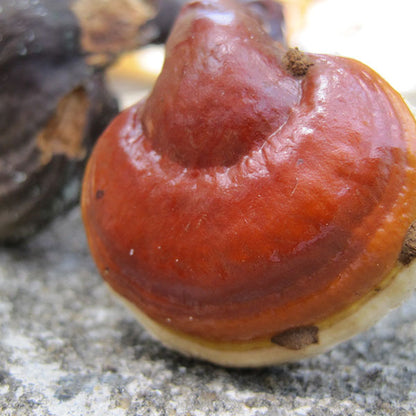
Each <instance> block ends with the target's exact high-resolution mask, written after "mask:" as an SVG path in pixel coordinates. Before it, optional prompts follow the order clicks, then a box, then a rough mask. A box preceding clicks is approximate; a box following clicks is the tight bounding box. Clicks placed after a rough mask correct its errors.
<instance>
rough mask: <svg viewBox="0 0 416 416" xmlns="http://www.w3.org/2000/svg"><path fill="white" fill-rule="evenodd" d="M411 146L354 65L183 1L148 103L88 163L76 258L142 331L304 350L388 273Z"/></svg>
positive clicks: (229, 9) (394, 259)
mask: <svg viewBox="0 0 416 416" xmlns="http://www.w3.org/2000/svg"><path fill="white" fill-rule="evenodd" d="M415 138H416V127H415V121H414V119H413V117H412V115H411V113H410V112H409V110H408V109H407V107H406V105H405V104H404V102H403V100H402V99H401V97H400V96H399V95H398V94H397V93H396V92H395V91H394V90H393V89H392V88H391V87H390V86H389V85H388V84H387V83H386V82H385V81H384V80H383V79H381V78H380V77H379V76H378V75H377V74H376V73H375V72H373V71H372V70H371V69H369V68H368V67H366V66H365V65H363V64H362V63H359V62H357V61H354V60H350V59H346V58H341V57H331V56H323V55H312V54H308V55H304V54H302V53H301V52H299V51H297V50H289V51H287V50H284V49H283V48H282V47H281V46H280V45H279V44H277V43H275V42H274V41H273V40H271V39H270V38H269V37H268V35H266V33H265V32H263V30H262V29H261V27H260V25H259V23H258V21H257V20H256V18H254V17H253V16H252V15H250V13H249V12H247V11H246V10H245V9H244V8H242V7H241V6H239V5H237V4H236V3H234V2H233V1H231V0H226V1H201V2H195V3H191V4H189V5H187V6H186V7H185V8H184V9H183V11H182V13H181V14H180V17H179V19H178V21H177V23H176V26H175V28H174V30H173V33H172V34H171V37H170V39H169V41H168V43H167V51H166V62H165V65H164V68H163V71H162V73H161V75H160V77H159V79H158V80H157V82H156V84H155V86H154V89H153V91H152V93H151V94H150V96H149V98H148V99H147V101H144V102H140V103H138V104H137V105H135V106H133V107H131V108H129V109H127V110H126V111H124V112H123V113H121V114H120V115H119V116H118V117H117V118H116V119H115V121H114V122H113V123H112V124H111V125H110V127H109V128H108V129H107V131H106V132H105V133H104V134H103V136H102V137H101V139H100V140H99V142H98V144H97V146H96V148H95V150H94V152H93V155H92V157H91V159H90V161H89V165H88V169H87V172H86V176H85V181H84V190H83V196H82V207H83V217H84V222H85V227H86V230H87V236H88V241H89V244H90V247H91V252H92V254H93V257H94V259H95V261H96V263H97V266H98V268H99V270H100V271H101V273H102V275H103V277H104V279H105V280H106V281H107V282H108V284H109V285H110V286H111V287H112V289H114V291H116V292H117V293H118V294H120V295H121V296H122V297H123V298H125V299H126V300H127V301H128V302H129V303H130V304H132V305H134V307H135V308H137V309H138V310H139V311H140V314H141V315H142V317H143V319H144V320H145V321H146V322H147V323H149V322H150V324H149V325H148V326H156V327H158V328H159V327H160V328H162V329H163V330H164V329H166V330H167V331H168V332H170V333H171V334H173V336H175V337H184V338H186V339H188V340H190V343H191V344H192V345H193V343H196V344H198V343H199V344H200V345H209V348H211V347H212V348H214V349H215V348H216V346H217V345H222V346H223V347H224V346H225V345H227V348H233V346H238V345H242V344H244V345H254V344H256V345H260V344H261V345H263V346H264V345H269V344H270V345H272V343H271V340H272V341H273V342H274V343H277V344H280V345H283V346H284V347H285V348H292V349H297V348H303V347H305V346H306V345H308V344H319V342H320V333H319V331H321V329H325V328H326V327H328V326H331V322H335V321H334V319H335V318H334V317H342V316H344V315H345V311H350V312H351V311H354V310H355V309H357V307H358V306H360V305H362V304H363V303H365V302H366V301H367V300H368V299H370V298H372V297H373V295H374V294H377V293H378V292H379V291H380V290H381V289H384V288H385V287H386V286H388V285H389V282H390V281H391V280H392V279H393V276H394V274H395V273H396V272H397V271H398V270H399V269H402V268H403V267H404V266H403V265H402V263H401V262H399V261H398V258H399V255H400V253H401V250H402V245H403V242H404V239H405V236H406V232H407V230H408V228H409V226H410V225H411V224H412V222H413V221H414V220H415V218H416V169H415V168H416V159H415V155H416V147H415V146H416V141H415ZM404 291H406V290H404ZM402 292H403V290H402ZM357 305H358V306H357ZM351 313H352V312H351ZM337 319H338V318H337ZM335 320H336V319H335ZM156 332H157V331H156ZM167 342H169V341H167ZM230 345H231V347H230ZM223 347H219V349H221V348H223ZM250 348H251V347H250ZM188 352H190V353H195V352H194V351H192V349H188ZM195 354H196V355H202V356H204V354H202V353H199V352H196V353H195ZM216 361H221V360H216Z"/></svg>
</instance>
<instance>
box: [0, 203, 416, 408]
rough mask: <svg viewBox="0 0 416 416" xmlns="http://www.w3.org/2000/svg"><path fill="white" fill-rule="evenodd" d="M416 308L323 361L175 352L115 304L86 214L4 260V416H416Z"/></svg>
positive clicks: (0, 376) (0, 342)
mask: <svg viewBox="0 0 416 416" xmlns="http://www.w3.org/2000/svg"><path fill="white" fill-rule="evenodd" d="M415 300H416V297H415V296H414V295H413V297H412V298H411V299H410V300H409V301H407V302H406V303H405V304H404V305H403V306H402V307H401V308H399V309H398V310H396V311H394V312H393V313H391V314H390V315H389V316H388V317H386V318H384V319H383V320H382V321H381V322H380V323H379V324H377V325H376V326H375V327H374V328H373V329H371V330H369V331H368V332H366V333H365V334H362V335H359V336H357V337H356V338H354V339H353V340H351V341H350V342H347V343H344V344H343V345H341V346H339V347H337V348H335V349H334V350H332V351H331V352H329V353H327V354H324V355H321V356H319V357H316V358H313V359H309V360H305V361H302V362H299V363H296V364H288V365H282V366H278V367H271V368H265V369H257V370H230V369H224V368H219V367H215V366H213V365H210V364H207V363H203V362H198V361H194V360H190V359H186V358H184V357H182V356H180V355H178V354H176V353H173V352H170V351H167V350H166V349H165V348H163V347H162V346H160V345H159V344H158V343H157V342H155V341H153V340H152V339H151V338H150V337H149V336H148V335H147V334H146V333H145V332H144V331H143V330H142V329H141V328H140V326H139V325H138V324H137V323H136V322H135V320H134V319H133V317H132V316H131V315H130V313H129V311H127V310H126V309H124V307H122V306H121V305H120V304H119V303H118V302H117V301H116V300H115V299H113V298H112V296H111V295H110V294H109V293H108V291H107V288H106V287H105V286H104V284H103V283H102V281H101V278H100V277H99V276H98V273H97V272H96V270H95V267H94V265H93V262H92V260H91V258H90V257H89V253H88V249H87V245H86V241H85V237H84V232H83V228H82V224H81V220H80V214H79V209H75V210H73V211H72V212H70V213H69V214H68V215H67V216H66V217H63V218H59V219H57V220H56V221H55V222H54V223H53V224H52V225H51V226H50V227H49V228H48V229H47V230H45V231H44V232H43V233H42V234H41V235H39V236H37V237H36V238H35V239H33V240H31V241H30V242H29V243H27V244H26V245H24V246H22V247H18V248H12V249H10V248H9V249H1V251H0V414H1V415H4V416H9V415H19V416H20V415H23V416H25V415H42V416H50V415H83V416H88V415H97V416H103V415H109V416H113V415H114V416H122V415H127V416H133V415H138V416H146V415H149V416H150V415H151V416H154V415H156V416H171V415H175V416H204V415H219V416H260V415H268V416H287V415H296V416H304V415H305V416H306V415H313V416H320V415H322V416H324V415H325V416H328V415H330V416H331V415H340V416H341V415H342V416H347V415H354V416H355V415H377V416H380V415H395V416H399V415H400V416H404V415H416V410H415V407H416V302H415Z"/></svg>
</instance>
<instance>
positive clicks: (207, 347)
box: [110, 260, 416, 367]
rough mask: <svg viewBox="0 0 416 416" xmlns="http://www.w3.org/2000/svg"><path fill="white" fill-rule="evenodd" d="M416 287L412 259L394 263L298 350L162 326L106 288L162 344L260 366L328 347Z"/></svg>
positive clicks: (230, 362) (224, 363)
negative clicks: (210, 338) (377, 282)
mask: <svg viewBox="0 0 416 416" xmlns="http://www.w3.org/2000/svg"><path fill="white" fill-rule="evenodd" d="M415 287H416V260H413V261H412V262H411V263H410V264H409V265H407V266H403V265H401V264H398V265H397V266H396V267H395V268H394V269H393V270H392V272H391V273H390V275H389V276H388V277H387V278H386V279H385V280H384V281H383V282H382V284H381V285H379V286H377V288H376V289H374V290H373V291H372V292H370V293H369V294H368V295H367V296H366V297H365V298H364V299H362V300H360V301H359V302H358V303H356V304H354V305H352V306H350V307H349V308H348V309H347V310H344V311H342V312H341V313H339V314H337V315H336V316H333V317H331V318H330V319H327V320H325V321H323V322H321V323H317V324H316V326H317V327H318V328H319V335H318V338H319V340H318V342H317V343H314V344H310V345H308V346H307V347H304V348H302V349H299V350H293V349H288V348H285V347H281V346H278V345H275V344H273V343H272V342H270V343H266V342H262V343H255V342H253V343H241V344H232V343H225V344H223V343H215V342H209V341H205V340H203V339H200V338H197V337H192V336H189V335H187V334H184V333H181V332H178V331H175V330H172V329H170V328H168V327H165V326H163V325H161V324H159V323H157V322H156V321H154V320H153V319H151V318H149V317H148V316H147V315H145V314H144V313H143V312H142V311H140V309H138V308H137V307H136V306H135V305H133V304H132V303H131V302H129V301H126V300H125V299H124V298H122V297H121V296H120V295H118V294H117V293H115V292H114V291H113V290H112V289H111V288H110V290H111V291H112V292H113V293H114V294H115V296H116V297H118V298H119V299H120V300H121V301H122V303H124V304H125V305H127V307H128V308H129V309H131V310H132V311H133V313H134V314H135V315H136V317H137V319H138V321H139V322H140V323H141V324H142V326H143V327H144V328H145V329H146V330H147V331H148V332H149V333H150V334H151V335H153V336H154V337H155V338H156V339H157V340H159V341H160V342H161V343H162V344H164V345H165V346H167V347H169V348H171V349H173V350H175V351H178V352H180V353H182V354H185V355H187V356H191V357H195V358H199V359H203V360H206V361H210V362H212V363H215V364H219V365H222V366H226V367H261V366H267V365H272V364H281V363H285V362H290V361H298V360H301V359H303V358H307V357H310V356H313V355H317V354H320V353H323V352H325V351H327V350H329V349H330V348H331V347H333V346H335V345H336V344H339V343H340V342H343V341H345V340H347V339H349V338H351V337H353V336H354V335H356V334H358V333H360V332H362V331H365V330H367V329H368V328H370V327H371V326H372V325H374V324H375V323H376V322H377V321H378V320H379V319H380V318H381V317H383V316H384V315H386V314H387V313H388V312H389V311H390V310H392V309H394V308H397V307H398V306H399V305H400V304H401V303H402V302H403V301H404V300H405V299H406V298H408V297H409V296H410V295H411V294H412V292H413V289H414V288H415Z"/></svg>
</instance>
